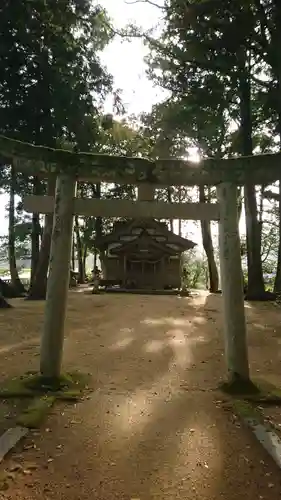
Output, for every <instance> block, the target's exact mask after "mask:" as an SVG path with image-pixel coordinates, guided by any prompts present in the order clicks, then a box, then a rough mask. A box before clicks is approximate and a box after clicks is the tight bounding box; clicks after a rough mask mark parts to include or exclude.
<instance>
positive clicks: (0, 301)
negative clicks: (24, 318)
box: [0, 293, 13, 309]
mask: <svg viewBox="0 0 281 500" xmlns="http://www.w3.org/2000/svg"><path fill="white" fill-rule="evenodd" d="M11 307H13V306H11V304H9V303H8V302H7V301H6V300H5V299H4V297H3V295H2V294H1V293H0V309H11Z"/></svg>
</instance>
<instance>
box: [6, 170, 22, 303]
mask: <svg viewBox="0 0 281 500" xmlns="http://www.w3.org/2000/svg"><path fill="white" fill-rule="evenodd" d="M16 182H17V176H16V171H15V168H14V165H13V164H12V165H11V180H10V203H9V234H8V253H9V266H10V275H11V285H12V287H13V288H14V290H15V292H16V294H17V295H18V296H21V295H22V294H24V293H25V291H26V290H25V288H24V286H23V284H22V282H21V280H20V278H19V274H18V270H17V261H16V250H15V192H16Z"/></svg>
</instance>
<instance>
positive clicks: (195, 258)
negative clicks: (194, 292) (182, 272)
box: [182, 250, 208, 289]
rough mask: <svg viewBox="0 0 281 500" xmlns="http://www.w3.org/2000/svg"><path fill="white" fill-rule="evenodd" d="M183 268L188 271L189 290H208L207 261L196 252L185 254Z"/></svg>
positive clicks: (187, 284) (191, 251)
mask: <svg viewBox="0 0 281 500" xmlns="http://www.w3.org/2000/svg"><path fill="white" fill-rule="evenodd" d="M182 268H186V270H187V279H186V281H187V283H185V284H186V286H187V288H197V289H206V288H207V285H208V274H207V273H208V271H207V260H206V258H205V257H203V256H200V255H198V253H196V251H195V250H189V251H188V252H186V254H184V258H183V262H182Z"/></svg>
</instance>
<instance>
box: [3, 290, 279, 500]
mask: <svg viewBox="0 0 281 500" xmlns="http://www.w3.org/2000/svg"><path fill="white" fill-rule="evenodd" d="M14 305H15V306H16V307H15V309H14V310H13V311H0V372H2V374H3V375H7V374H9V375H17V374H19V373H22V372H23V371H25V370H30V369H34V368H35V369H36V367H37V365H38V332H39V331H40V329H41V327H42V320H43V303H30V302H24V301H19V300H17V301H14ZM220 310H221V297H219V296H212V295H208V294H206V293H200V295H198V296H197V297H194V298H178V297H163V296H161V297H160V296H159V297H157V296H137V295H114V296H113V295H100V296H93V295H90V294H87V293H84V290H82V292H81V293H77V292H71V293H70V299H69V306H68V317H67V325H66V337H67V338H66V342H65V356H64V364H65V369H76V368H77V369H80V370H81V371H89V372H91V373H92V375H93V382H92V384H93V392H92V393H91V395H90V396H88V397H87V399H85V400H84V401H82V402H81V403H79V404H77V405H69V406H65V405H60V406H57V407H56V408H55V409H54V411H53V413H52V415H51V416H50V417H49V419H48V421H47V424H46V425H45V426H44V427H43V428H42V430H41V431H40V433H35V434H33V435H31V436H30V437H29V438H28V439H27V440H25V442H24V445H23V446H20V447H19V448H18V449H17V450H15V452H14V453H13V454H12V455H11V457H10V458H9V459H8V460H6V461H5V463H4V464H2V466H1V469H2V476H3V477H4V478H5V477H6V476H7V471H8V476H9V479H8V485H9V488H8V489H7V491H3V493H0V499H1V495H2V498H5V499H10V500H31V499H32V500H37V499H38V500H39V499H40V500H41V499H42V498H44V499H46V500H48V499H54V500H63V499H65V500H66V499H67V500H76V499H80V500H86V499H97V500H112V499H119V500H132V499H133V500H136V499H139V500H154V499H159V500H160V499H161V500H166V499H169V500H174V499H182V500H189V499H190V500H191V499H192V500H196V499H200V500H207V499H208V500H215V499H224V500H236V499H237V500H238V499H239V500H241V498H244V497H246V498H247V499H249V500H259V499H264V500H275V499H279V498H281V474H280V471H279V469H278V468H277V466H276V465H275V464H274V463H273V461H272V460H271V459H270V458H269V457H268V456H267V454H266V452H265V451H264V450H263V448H262V447H261V446H260V445H259V444H258V443H257V442H256V441H255V439H254V437H253V436H252V434H251V433H250V431H249V430H248V429H246V428H244V427H243V426H240V423H239V422H238V421H237V419H236V418H235V416H234V415H233V414H232V412H230V411H226V410H225V409H224V406H223V405H222V400H223V396H222V394H220V393H219V391H218V390H217V384H218V382H219V381H220V380H221V378H222V377H223V374H224V369H225V367H224V358H223V343H222V324H221V311H220ZM246 310H247V318H248V324H249V345H250V360H251V370H252V373H253V374H254V375H259V376H261V377H263V376H266V377H267V378H268V380H270V381H272V382H273V381H274V382H275V383H280V386H281V380H279V377H280V376H279V375H278V367H279V363H280V359H279V358H280V345H279V336H278V335H280V331H279V334H278V328H279V326H278V325H279V324H280V315H281V313H280V312H279V309H277V308H275V307H274V306H272V305H269V304H258V305H257V306H256V305H246ZM4 327H5V329H4ZM279 371H280V370H279ZM5 471H6V472H5ZM5 484H6V483H5Z"/></svg>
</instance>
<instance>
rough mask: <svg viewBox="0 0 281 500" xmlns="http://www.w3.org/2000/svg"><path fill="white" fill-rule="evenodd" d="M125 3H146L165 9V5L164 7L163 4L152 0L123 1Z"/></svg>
mask: <svg viewBox="0 0 281 500" xmlns="http://www.w3.org/2000/svg"><path fill="white" fill-rule="evenodd" d="M125 3H126V4H127V5H134V4H136V3H147V4H148V5H152V6H153V7H157V8H158V9H160V10H163V11H165V10H166V7H164V5H158V4H157V3H155V2H152V1H151V0H134V1H132V2H125Z"/></svg>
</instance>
